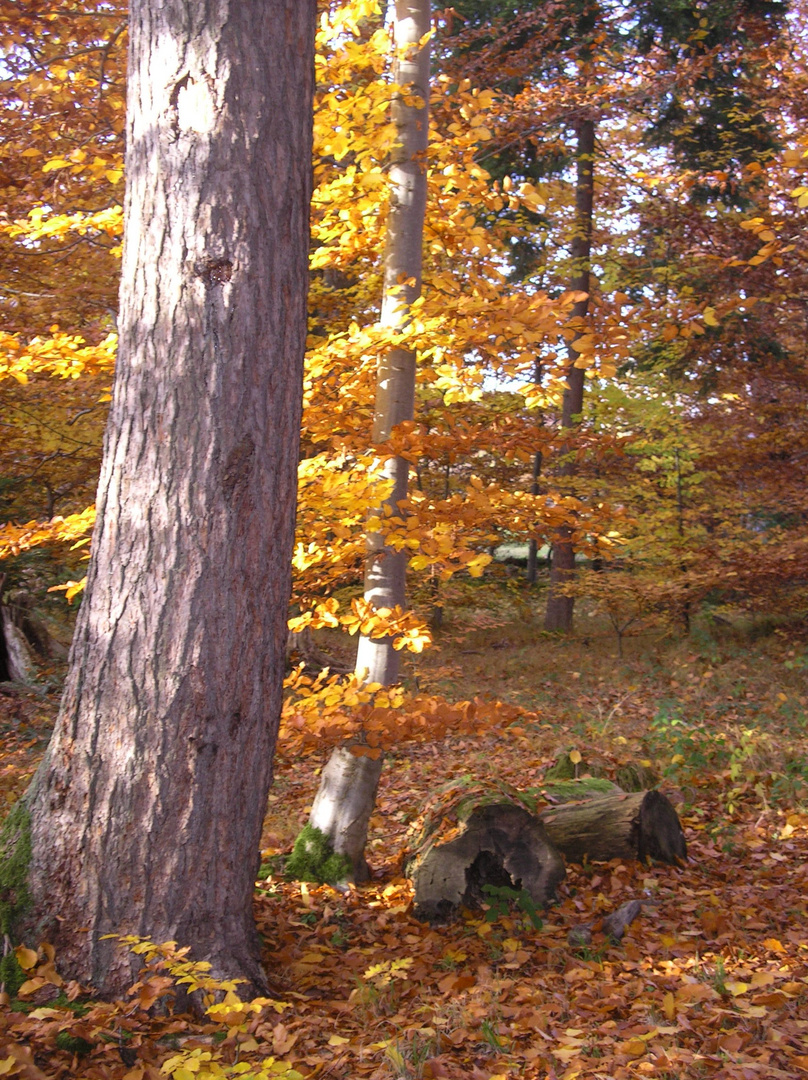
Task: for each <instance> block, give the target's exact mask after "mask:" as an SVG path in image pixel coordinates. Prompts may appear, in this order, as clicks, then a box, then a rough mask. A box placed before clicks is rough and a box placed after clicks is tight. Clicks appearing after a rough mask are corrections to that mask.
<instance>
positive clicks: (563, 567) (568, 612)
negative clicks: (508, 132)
mask: <svg viewBox="0 0 808 1080" xmlns="http://www.w3.org/2000/svg"><path fill="white" fill-rule="evenodd" d="M594 157H595V121H594V120H581V121H579V123H578V145H577V148H576V158H577V162H578V166H577V168H578V172H577V182H576V187H575V232H574V235H573V237H572V266H573V279H572V282H571V286H572V289H573V291H574V292H582V293H586V294H587V295H586V298H585V299H583V300H579V301H578V302H577V303H576V304H575V305H574V307H573V309H572V317H573V318H576V319H584V318H585V317H586V314H587V312H588V311H589V287H590V260H591V254H592V214H593V209H594V199H595V168H594ZM576 336H577V335H576ZM577 360H580V355H579V354H578V353H577V352H576V351H575V349H574V341H573V342H571V343H570V347H569V362H568V364H567V370H566V378H567V389H566V390H565V391H564V400H563V403H562V411H561V426H562V428H566V429H569V428H572V427H574V426H575V424H576V423H577V417H578V416H579V415H580V413H581V410H582V409H583V404H584V374H585V372H584V369H583V368H579V367H576V366H575V363H576V361H577ZM574 474H575V463H574V461H572V460H569V459H568V460H567V461H566V462H565V463H564V464H563V465H562V467H561V469H560V471H559V475H560V477H561V478H563V477H565V476H573V475H574ZM560 482H561V483H563V479H562V480H561V481H560ZM572 538H573V533H572V529H571V528H570V527H569V526H563V527H562V528H560V529H559V530H558V532H557V533H556V535H555V537H554V539H553V545H552V565H551V568H550V592H549V594H548V597H547V609H546V611H545V616H544V629H545V630H555V631H563V632H566V631H568V630H570V629H571V627H572V612H573V606H574V600H573V598H572V597H571V596H565V595H564V592H563V586H564V585H565V584H567V583H568V582H569V581H570V580H571V579H572V577H573V575H574V573H575V549H574V547H573V542H572Z"/></svg>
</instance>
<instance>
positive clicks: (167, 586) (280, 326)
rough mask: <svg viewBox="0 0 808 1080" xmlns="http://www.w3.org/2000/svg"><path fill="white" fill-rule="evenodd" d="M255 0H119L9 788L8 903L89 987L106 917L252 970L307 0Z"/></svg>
mask: <svg viewBox="0 0 808 1080" xmlns="http://www.w3.org/2000/svg"><path fill="white" fill-rule="evenodd" d="M271 9H272V10H271V11H270V10H266V9H265V7H264V6H263V5H253V4H245V3H239V2H236V0H210V2H209V3H207V4H204V5H200V4H198V3H194V2H193V0H133V3H132V5H131V8H130V24H129V25H130V54H129V85H128V121H127V125H128V131H127V157H126V170H127V172H126V175H127V194H126V226H125V238H124V260H123V278H122V286H121V315H120V324H119V325H120V346H119V357H118V366H117V370H116V377H115V388H114V395H113V403H112V410H111V414H110V419H109V424H108V428H107V433H106V438H105V445H104V462H103V467H102V472H101V479H100V484H99V490H98V500H97V505H98V520H97V524H96V528H95V533H94V536H93V555H92V561H91V564H90V570H89V575H88V588H87V595H86V598H85V600H84V603H83V605H82V609H81V612H80V615H79V620H78V625H77V628H76V633H75V638H74V643H73V648H72V652H71V658H70V671H69V676H68V679H67V684H66V687H65V692H64V698H63V701H62V708H61V712H60V715H59V719H58V722H57V726H56V730H55V732H54V735H53V739H52V741H51V744H50V746H49V748H48V752H47V755H46V757H45V760H44V762H43V764H42V767H41V769H40V771H39V773H38V774H37V776H36V778H35V780H34V783H33V784H32V787H31V790H30V791H29V793H28V796H27V804H28V807H29V808H30V817H31V839H32V845H33V856H32V862H31V871H30V884H31V890H32V894H33V901H34V913H33V918H34V919H35V920H36V921H37V923H38V926H39V928H41V929H43V928H44V929H45V930H46V933H47V936H48V938H49V940H51V941H53V943H54V944H55V946H56V950H57V955H58V957H59V963H60V967H61V969H62V970H63V971H64V972H65V973H66V974H68V975H69V976H71V977H74V978H78V979H80V980H81V981H82V982H89V983H92V984H93V985H94V986H96V987H97V988H98V989H99V990H100V991H101V992H103V993H106V994H119V993H120V992H121V991H122V990H123V989H124V988H125V987H126V986H127V984H128V983H129V982H130V979H131V976H132V971H133V962H132V958H131V956H130V955H129V954H127V953H124V952H122V951H121V950H120V949H118V948H116V945H115V943H114V942H111V941H107V940H102V935H104V934H107V933H118V932H120V933H127V934H141V935H148V936H149V937H151V938H152V939H154V940H156V941H164V940H167V939H175V940H176V941H178V942H180V943H181V944H183V945H189V946H190V947H191V949H192V955H193V956H194V957H195V958H199V959H201V958H207V959H209V960H211V961H212V963H213V970H214V972H216V973H219V974H223V975H228V976H234V975H238V976H243V977H246V978H247V979H248V980H249V984H251V985H252V986H253V987H260V986H261V985H262V984H263V983H264V975H263V972H262V969H261V963H260V958H259V946H258V938H257V934H256V930H255V926H254V922H253V914H252V895H253V887H254V878H255V873H256V871H257V868H258V852H259V843H260V831H261V824H262V819H263V816H264V812H265V807H266V796H267V791H268V788H269V784H270V781H271V775H272V755H273V750H274V744H275V738H276V731H277V724H278V717H279V711H280V704H281V685H282V678H283V666H284V658H285V650H286V617H287V602H288V594H289V585H290V569H289V568H290V559H291V552H292V541H293V526H294V512H295V489H296V472H297V461H298V435H299V419H300V402H301V384H302V359H303V350H304V343H305V332H306V288H307V266H306V261H307V252H308V203H309V195H310V175H311V115H312V114H311V100H312V92H313V46H314V29H315V19H316V4H315V0H278V2H277V3H275V4H273V5H271ZM32 940H34V939H32ZM248 989H249V986H248Z"/></svg>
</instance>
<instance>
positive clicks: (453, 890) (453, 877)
mask: <svg viewBox="0 0 808 1080" xmlns="http://www.w3.org/2000/svg"><path fill="white" fill-rule="evenodd" d="M454 832H455V835H454V836H452V838H451V839H448V840H446V841H445V842H443V843H440V842H438V840H439V835H440V834H439V833H438V834H436V837H435V842H434V843H428V844H427V846H426V847H425V848H423V849H422V850H420V851H419V852H418V853H417V854H416V855H415V856H414V857H413V858H411V859H410V860H409V861H408V863H407V866H406V869H407V874H408V876H409V877H410V878H411V879H412V883H413V886H414V888H415V914H416V915H417V916H418V917H419V918H422V919H429V920H430V921H438V920H441V921H442V920H445V919H447V918H450V917H451V916H452V915H453V914H454V912H455V911H456V910H457V908H458V907H459V906H460V905H461V904H465V905H466V906H468V907H471V908H476V907H479V906H480V903H481V902H482V901H483V900H484V899H485V896H484V893H483V890H484V887H485V886H486V885H493V886H497V887H502V886H509V887H510V888H513V889H516V890H520V889H524V890H525V891H526V892H527V893H528V894H529V895H530V897H531V899H532V900H533V902H534V903H535V904H537V905H540V904H546V903H547V901H548V900H551V899H552V898H553V897H554V896H555V890H556V886H557V885H558V883H559V882H560V881H561V880H562V879H563V878H564V875H565V873H566V870H565V868H564V860H563V859H562V858H561V856H560V855H559V854H558V852H557V851H556V850H555V848H554V847H553V845H552V844H551V843H550V842H549V841H548V839H547V835H546V833H545V830H544V827H543V825H542V824H541V822H540V821H539V820H538V818H536V817H535V816H534V815H533V814H531V813H530V812H529V811H528V810H526V809H525V808H524V807H523V806H517V805H515V804H513V803H510V802H508V803H503V802H501V803H496V804H486V805H481V806H477V807H476V808H474V809H473V810H471V812H470V814H469V815H468V817H466V818H465V820H463V821H461V822H459V824H458V826H457V829H456V830H454Z"/></svg>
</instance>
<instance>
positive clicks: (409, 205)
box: [356, 0, 431, 686]
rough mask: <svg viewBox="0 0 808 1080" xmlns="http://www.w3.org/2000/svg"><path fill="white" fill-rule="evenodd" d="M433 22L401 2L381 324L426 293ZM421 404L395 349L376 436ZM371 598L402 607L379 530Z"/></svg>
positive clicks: (386, 648)
mask: <svg viewBox="0 0 808 1080" xmlns="http://www.w3.org/2000/svg"><path fill="white" fill-rule="evenodd" d="M430 27H431V14H430V2H429V0H396V4H395V24H394V41H395V48H396V54H397V55H396V61H395V66H394V69H393V79H394V81H395V83H396V84H397V85H399V86H401V87H405V88H406V90H407V93H408V95H410V96H411V95H412V94H416V95H417V97H418V99H419V102H420V103H419V104H408V103H407V101H406V100H405V98H404V97H403V96H401V95H397V96H396V97H395V98H394V99H393V122H394V123H395V125H396V129H397V141H396V144H395V146H394V148H393V151H392V154H391V161H390V186H391V191H390V213H389V217H388V221H387V238H386V245H385V253H384V293H383V297H382V313H381V322H382V325H383V326H388V327H392V328H394V329H397V328H403V327H405V326H406V325H407V323H408V321H409V319H410V310H411V305H412V303H413V301H414V300H415V299H416V298H417V297H418V296H419V295H420V292H421V272H422V254H421V253H422V248H423V235H424V215H425V212H426V150H427V144H428V134H429V43H428V42H427V43H425V44H423V45H420V47H419V42H421V41H422V39H423V38H424V36H425V35H426V34H428V33H429V30H430ZM414 405H415V353H414V352H412V351H410V350H409V349H403V348H402V349H391V350H390V352H389V353H388V354H387V355H386V356H385V357H384V359H383V360H382V361H381V362H380V364H379V369H378V372H377V377H376V407H375V413H374V422H373V441H374V442H376V443H379V442H384V441H385V440H386V439H388V438H389V437H390V433H391V431H392V429H393V428H394V427H395V426H396V424H400V423H401V422H402V421H404V420H411V419H412V417H413V412H414ZM382 472H383V475H384V476H385V477H386V478H388V479H390V480H392V481H393V490H392V492H391V493H390V495H389V496H388V498H387V500H386V502H385V503H384V504H383V505H382V506H381V507H380V508H379V514H380V516H382V517H384V516H385V515H386V514H393V515H396V514H398V513H399V509H398V504H399V502H400V501H401V500H402V499H405V498H406V496H407V478H408V465H407V462H406V461H405V460H404V459H403V458H399V457H395V458H389V459H388V460H387V461H385V463H384V466H383V470H382ZM367 549H368V554H367V562H366V565H365V599H366V600H368V601H369V602H370V603H371V604H372V605H373V606H374V607H375V608H382V607H395V606H396V605H397V604H398V605H400V606H401V607H403V606H404V603H405V600H406V595H405V576H406V569H407V555H406V552H404V551H400V552H396V551H393V550H392V549H391V548H389V547H387V546H386V545H385V542H384V537H383V536H382V535H381V534H380V533H368V535H367ZM398 661H399V654H398V652H396V650H395V649H394V648H393V641H392V639H391V638H390V637H384V638H370V637H365V636H363V637H361V638H360V640H359V646H358V649H357V655H356V669H357V671H359V672H365V677H366V680H367V681H368V682H377V683H381V684H382V685H384V686H388V685H390V684H391V683H394V682H396V680H397V679H398V666H399V664H398Z"/></svg>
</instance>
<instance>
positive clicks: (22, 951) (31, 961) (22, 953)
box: [14, 945, 37, 971]
mask: <svg viewBox="0 0 808 1080" xmlns="http://www.w3.org/2000/svg"><path fill="white" fill-rule="evenodd" d="M14 955H15V956H16V958H17V963H18V964H19V965H20V967H21V968H22V970H23V971H31V969H32V968H34V967H36V962H37V954H36V953H35V952H34V950H33V949H27V948H26V947H25V946H24V945H18V946H17V948H16V949H15V950H14Z"/></svg>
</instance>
